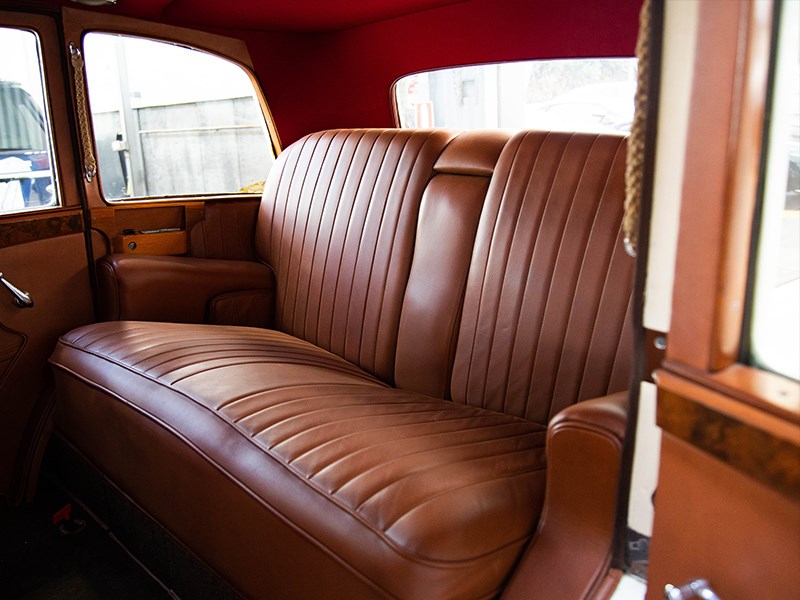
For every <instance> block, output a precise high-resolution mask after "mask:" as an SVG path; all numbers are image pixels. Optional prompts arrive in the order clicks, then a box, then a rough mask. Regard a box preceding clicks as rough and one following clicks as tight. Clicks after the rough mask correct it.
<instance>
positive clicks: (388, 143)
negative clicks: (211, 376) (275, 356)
mask: <svg viewBox="0 0 800 600" xmlns="http://www.w3.org/2000/svg"><path fill="white" fill-rule="evenodd" d="M454 136H455V133H453V132H448V131H445V130H432V131H421V130H413V131H412V130H396V129H387V130H346V131H326V132H321V133H317V134H312V135H309V136H307V137H305V138H303V139H302V140H300V141H298V142H296V143H295V144H292V145H291V146H290V147H289V148H287V149H286V150H284V152H283V153H281V155H280V156H279V158H278V161H277V162H276V164H275V166H274V167H273V170H272V172H271V173H270V177H269V179H268V180H267V184H266V189H265V192H264V196H263V199H262V202H261V207H260V209H259V216H258V221H257V225H256V251H257V252H258V255H259V257H260V258H261V259H262V260H264V261H265V262H266V263H267V264H269V265H271V267H272V268H273V270H274V272H275V278H276V296H275V304H276V306H275V323H276V328H278V329H280V330H282V331H285V332H287V333H289V334H292V335H294V336H297V337H299V338H302V339H304V340H307V341H309V342H312V343H314V344H316V345H318V346H320V347H322V348H325V349H327V350H329V351H331V352H334V353H335V354H338V355H339V356H342V357H343V358H345V359H347V360H349V361H350V362H353V363H355V364H357V365H359V366H360V367H362V368H363V369H365V370H366V371H368V372H370V373H373V374H375V375H377V376H378V377H380V378H382V379H384V380H385V381H387V382H390V383H391V382H392V381H393V378H394V365H395V350H396V344H397V331H398V327H399V321H400V311H401V306H402V303H403V296H404V292H405V289H406V284H407V281H408V275H409V270H410V267H411V259H412V252H413V246H414V236H415V230H416V226H417V217H418V213H419V206H420V202H421V199H422V195H423V192H424V190H425V186H426V185H427V184H428V181H429V180H430V178H431V177H432V175H433V166H434V163H435V162H436V160H437V158H438V157H439V155H440V154H441V152H442V149H443V148H444V147H445V146H446V145H447V143H448V142H449V141H450V140H451V139H452V138H453V137H454Z"/></svg>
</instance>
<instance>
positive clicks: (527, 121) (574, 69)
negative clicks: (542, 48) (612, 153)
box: [395, 58, 636, 133]
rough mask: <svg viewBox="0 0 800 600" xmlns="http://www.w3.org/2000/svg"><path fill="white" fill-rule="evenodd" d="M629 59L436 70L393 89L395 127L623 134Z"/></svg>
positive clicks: (627, 118)
mask: <svg viewBox="0 0 800 600" xmlns="http://www.w3.org/2000/svg"><path fill="white" fill-rule="evenodd" d="M635 90H636V59H635V58H591V59H561V60H535V61H524V62H513V63H501V64H492V65H475V66H469V67H456V68H451V69H441V70H438V71H429V72H426V73H416V74H414V75H408V76H406V77H403V78H402V79H400V80H398V81H397V83H396V84H395V101H396V106H397V116H398V120H399V124H400V126H401V127H455V128H458V129H484V128H502V129H516V130H519V129H547V130H563V131H588V132H598V133H603V132H626V133H627V132H628V131H630V126H631V121H632V120H633V107H634V103H633V96H634V92H635Z"/></svg>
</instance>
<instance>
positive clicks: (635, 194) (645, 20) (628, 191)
mask: <svg viewBox="0 0 800 600" xmlns="http://www.w3.org/2000/svg"><path fill="white" fill-rule="evenodd" d="M650 26H651V25H650V0H645V1H644V3H643V4H642V10H641V12H640V13H639V36H638V39H637V40H636V58H637V59H638V62H639V70H638V73H637V76H636V97H635V100H634V102H635V111H634V114H633V124H632V125H631V135H630V139H629V140H628V157H627V163H626V166H625V215H624V217H623V222H622V228H623V234H624V236H625V237H624V239H625V251H626V252H627V253H628V254H629V255H630V256H636V253H637V251H638V249H639V216H640V213H641V202H642V178H643V173H644V144H645V129H646V121H647V99H648V89H647V88H648V85H647V82H648V78H649V76H650Z"/></svg>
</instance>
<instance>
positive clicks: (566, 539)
mask: <svg viewBox="0 0 800 600" xmlns="http://www.w3.org/2000/svg"><path fill="white" fill-rule="evenodd" d="M627 418H628V394H627V392H621V393H618V394H613V395H610V396H604V397H602V398H595V399H593V400H587V401H585V402H580V403H578V404H576V405H574V406H571V407H569V408H567V409H566V410H564V411H563V412H561V413H559V414H558V415H556V417H555V418H554V419H553V420H552V421H551V422H550V425H549V426H548V433H547V457H548V458H547V462H548V467H547V488H546V495H545V504H544V509H543V511H542V517H541V520H540V522H539V527H538V530H537V532H536V535H535V536H534V538H533V539H532V540H531V544H530V546H529V547H528V550H527V552H526V553H525V555H524V556H523V558H522V562H521V563H520V567H519V569H518V570H517V571H516V573H515V576H514V577H513V578H512V580H511V582H510V584H509V586H508V588H507V590H506V594H505V595H504V598H534V597H535V598H565V599H566V598H569V599H578V598H587V597H590V596H591V594H592V592H593V591H594V589H595V588H596V586H597V585H598V583H600V582H601V581H602V580H603V577H604V576H605V574H606V572H607V570H608V568H609V564H610V560H611V552H612V543H613V538H614V522H615V517H616V510H617V484H618V481H619V469H620V461H621V457H622V446H623V441H624V437H625V426H626V422H627Z"/></svg>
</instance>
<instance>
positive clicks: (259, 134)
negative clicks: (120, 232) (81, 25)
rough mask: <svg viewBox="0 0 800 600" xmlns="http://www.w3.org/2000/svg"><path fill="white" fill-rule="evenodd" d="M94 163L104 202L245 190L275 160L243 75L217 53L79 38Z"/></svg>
mask: <svg viewBox="0 0 800 600" xmlns="http://www.w3.org/2000/svg"><path fill="white" fill-rule="evenodd" d="M84 58H85V62H86V79H87V87H88V91H89V104H90V109H91V114H92V123H93V128H94V135H95V142H96V148H97V162H98V171H99V175H100V181H101V185H102V189H103V194H104V196H105V197H106V198H107V199H110V200H124V199H128V198H141V197H148V196H158V197H165V196H185V195H197V194H203V195H206V194H225V193H236V192H239V191H240V190H242V189H243V188H248V189H247V191H248V192H250V191H252V190H253V189H257V188H258V186H257V185H254V184H257V183H258V182H260V181H263V180H264V179H266V176H267V173H268V172H269V169H270V167H271V166H272V164H273V162H274V160H275V155H274V151H273V148H272V144H271V142H270V139H269V134H268V133H267V127H266V122H265V119H264V115H263V113H262V111H261V107H260V104H259V102H258V101H257V99H256V97H255V94H254V90H253V84H252V82H251V80H250V78H249V77H248V75H247V73H245V71H244V70H243V69H241V68H240V67H239V66H237V65H235V64H234V63H232V62H230V61H228V60H226V59H223V58H221V57H219V56H215V55H212V54H208V53H205V52H200V51H198V50H192V49H189V48H184V47H182V46H177V45H174V44H168V43H164V42H157V41H154V40H149V39H142V38H136V37H128V36H121V35H110V34H105V33H89V34H87V35H86V37H85V38H84Z"/></svg>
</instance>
